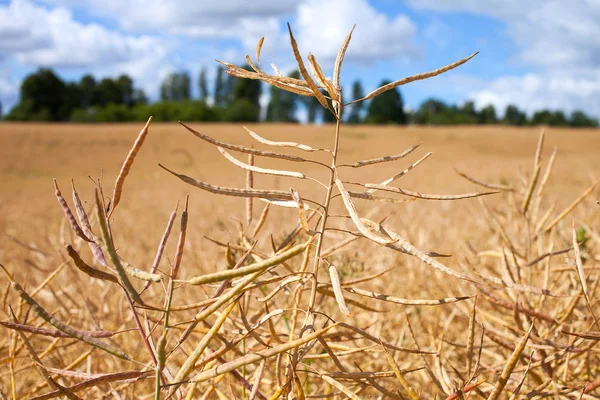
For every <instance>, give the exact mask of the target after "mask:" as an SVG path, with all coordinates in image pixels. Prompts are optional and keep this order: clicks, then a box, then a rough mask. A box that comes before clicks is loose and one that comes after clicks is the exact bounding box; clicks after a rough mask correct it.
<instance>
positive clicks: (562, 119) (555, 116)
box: [550, 111, 569, 126]
mask: <svg viewBox="0 0 600 400" xmlns="http://www.w3.org/2000/svg"><path fill="white" fill-rule="evenodd" d="M550 125H551V126H567V125H569V121H568V120H567V117H566V116H565V113H564V112H562V111H553V112H552V114H551V118H550Z"/></svg>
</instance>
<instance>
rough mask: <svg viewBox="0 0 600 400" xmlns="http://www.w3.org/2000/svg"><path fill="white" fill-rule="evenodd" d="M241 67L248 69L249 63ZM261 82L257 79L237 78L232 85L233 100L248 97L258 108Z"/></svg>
mask: <svg viewBox="0 0 600 400" xmlns="http://www.w3.org/2000/svg"><path fill="white" fill-rule="evenodd" d="M242 68H244V69H247V70H250V66H249V65H245V66H243V67H242ZM261 90H262V87H261V83H260V81H259V80H258V79H238V80H237V82H236V83H235V86H234V87H233V100H234V101H235V100H239V99H248V100H249V101H250V102H251V103H252V104H254V105H255V106H256V107H257V108H259V109H260V94H261Z"/></svg>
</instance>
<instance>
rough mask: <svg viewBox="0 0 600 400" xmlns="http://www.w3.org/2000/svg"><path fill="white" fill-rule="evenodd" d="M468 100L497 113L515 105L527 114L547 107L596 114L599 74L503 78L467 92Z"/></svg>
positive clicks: (599, 109) (598, 112)
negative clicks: (489, 106)
mask: <svg viewBox="0 0 600 400" xmlns="http://www.w3.org/2000/svg"><path fill="white" fill-rule="evenodd" d="M469 97H470V98H472V99H473V100H474V101H475V103H476V106H478V107H483V106H485V105H488V104H494V105H495V106H496V107H497V109H498V111H500V112H502V111H504V109H505V108H506V106H507V105H509V104H515V105H517V106H518V107H519V108H520V109H522V110H525V111H527V112H528V113H529V114H531V113H533V112H534V111H538V110H540V109H543V108H549V109H562V110H564V111H567V112H572V111H574V110H585V111H586V112H588V113H591V114H593V115H600V72H593V73H585V74H584V73H582V74H581V75H580V76H572V75H570V74H563V75H560V74H549V73H540V74H538V73H529V74H526V75H523V76H507V77H502V78H499V79H496V80H494V81H492V82H491V83H489V84H487V85H486V86H485V87H483V88H481V89H479V90H477V91H474V92H472V93H470V94H469Z"/></svg>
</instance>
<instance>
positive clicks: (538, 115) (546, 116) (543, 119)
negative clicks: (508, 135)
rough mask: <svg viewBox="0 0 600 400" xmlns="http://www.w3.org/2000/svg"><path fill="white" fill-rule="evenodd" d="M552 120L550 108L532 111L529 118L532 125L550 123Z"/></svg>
mask: <svg viewBox="0 0 600 400" xmlns="http://www.w3.org/2000/svg"><path fill="white" fill-rule="evenodd" d="M551 121H552V112H551V111H550V110H540V111H536V112H534V113H533V117H532V118H531V124H532V125H550V122H551Z"/></svg>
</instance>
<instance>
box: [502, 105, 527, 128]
mask: <svg viewBox="0 0 600 400" xmlns="http://www.w3.org/2000/svg"><path fill="white" fill-rule="evenodd" d="M502 122H503V123H504V124H506V125H516V126H522V125H527V115H526V114H525V113H524V112H522V111H521V110H519V109H518V108H517V106H515V105H512V104H509V105H508V106H506V111H504V119H503V120H502Z"/></svg>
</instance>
